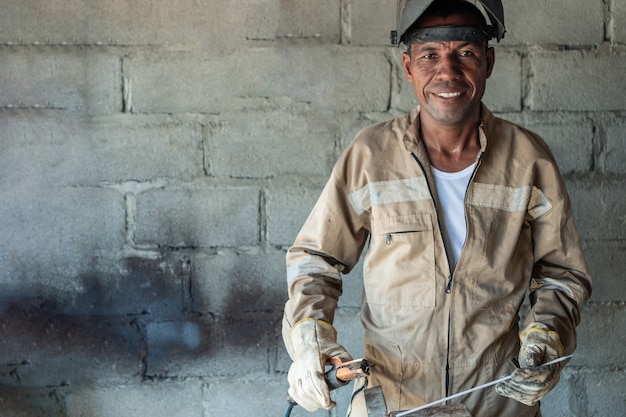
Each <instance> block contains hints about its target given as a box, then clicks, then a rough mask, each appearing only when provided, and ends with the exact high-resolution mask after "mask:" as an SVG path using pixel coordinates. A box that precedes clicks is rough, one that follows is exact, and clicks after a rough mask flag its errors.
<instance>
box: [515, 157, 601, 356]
mask: <svg viewBox="0 0 626 417" xmlns="http://www.w3.org/2000/svg"><path fill="white" fill-rule="evenodd" d="M555 170H556V168H555ZM552 174H553V178H556V192H554V189H553V190H552V191H553V192H551V194H552V195H553V196H555V198H553V199H550V198H549V197H546V196H544V195H541V196H540V197H538V198H537V199H536V200H537V201H539V200H541V201H543V203H541V204H539V203H538V204H537V206H536V207H535V208H536V209H537V210H536V211H535V212H534V214H535V215H536V216H537V217H536V218H535V219H534V220H532V221H531V222H530V225H531V226H530V227H531V228H532V235H533V255H534V259H535V264H534V268H533V275H532V277H531V282H530V303H531V310H530V313H529V315H528V317H527V318H526V319H525V322H524V324H523V326H522V331H524V330H525V329H526V328H527V327H530V326H532V325H533V324H532V323H533V322H535V323H542V324H544V325H546V326H548V327H549V328H551V329H552V330H554V331H556V332H557V333H558V334H559V337H560V339H561V343H562V344H563V347H564V349H565V354H570V353H572V352H573V351H574V349H575V348H576V326H577V325H578V324H579V322H580V308H581V305H582V303H583V302H585V301H586V300H587V299H588V298H589V296H590V295H591V277H590V273H589V268H588V266H587V263H586V261H585V257H584V254H583V250H582V244H581V240H580V237H579V235H578V231H577V229H576V225H575V223H574V217H573V213H572V207H571V203H570V200H569V196H568V195H567V191H566V189H565V184H564V182H563V181H562V179H561V177H560V174H559V173H558V171H557V172H553V173H552ZM547 188H551V187H547ZM538 193H539V194H541V192H540V191H538ZM540 206H543V207H544V208H543V209H542V208H540ZM546 207H547V208H546ZM531 212H532V208H531Z"/></svg>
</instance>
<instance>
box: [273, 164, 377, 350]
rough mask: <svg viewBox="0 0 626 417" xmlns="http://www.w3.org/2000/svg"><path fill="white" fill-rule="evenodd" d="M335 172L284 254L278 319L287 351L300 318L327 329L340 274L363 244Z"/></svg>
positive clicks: (357, 219)
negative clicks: (284, 297)
mask: <svg viewBox="0 0 626 417" xmlns="http://www.w3.org/2000/svg"><path fill="white" fill-rule="evenodd" d="M338 177H339V176H338V174H337V168H335V170H334V171H333V175H332V176H331V178H330V180H329V181H328V182H327V184H326V186H325V187H324V189H323V191H322V193H321V195H320V197H319V199H318V201H317V203H316V204H315V206H314V208H313V210H312V212H311V214H310V215H309V217H308V219H307V220H306V222H305V224H304V226H303V227H302V229H301V230H300V232H299V234H298V236H297V238H296V241H295V242H294V244H293V246H292V247H291V248H289V250H288V252H287V257H286V261H287V284H288V292H289V299H288V301H287V303H286V305H285V311H284V316H283V338H284V341H285V345H286V346H287V348H288V349H289V346H290V335H291V329H292V327H294V326H295V325H296V324H298V323H299V322H300V321H302V320H305V319H316V320H322V321H325V322H327V323H330V324H332V323H333V319H334V313H335V308H336V306H337V300H338V298H339V296H340V295H341V292H342V280H341V274H342V273H348V272H349V271H350V270H351V269H352V268H353V267H354V265H355V264H356V263H357V262H358V260H359V257H360V254H361V251H362V249H363V247H364V245H365V242H366V240H367V236H368V232H367V230H366V229H365V228H364V226H363V221H362V218H361V217H362V214H358V213H356V211H355V210H354V209H353V207H352V205H351V203H350V196H349V194H348V193H347V192H346V187H345V185H344V183H343V182H340V181H338V180H337V178H338Z"/></svg>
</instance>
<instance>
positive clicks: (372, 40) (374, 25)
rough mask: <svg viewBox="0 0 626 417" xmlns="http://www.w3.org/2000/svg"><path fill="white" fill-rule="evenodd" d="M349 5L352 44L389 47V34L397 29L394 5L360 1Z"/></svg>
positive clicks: (392, 3) (371, 0) (365, 0)
mask: <svg viewBox="0 0 626 417" xmlns="http://www.w3.org/2000/svg"><path fill="white" fill-rule="evenodd" d="M349 4H350V5H351V6H350V12H351V17H352V19H351V25H350V31H351V36H350V40H351V42H352V44H354V45H376V46H390V45H391V39H390V32H391V31H392V30H396V29H397V28H396V3H395V2H384V1H376V0H364V1H363V0H361V1H352V2H349ZM401 48H402V47H401Z"/></svg>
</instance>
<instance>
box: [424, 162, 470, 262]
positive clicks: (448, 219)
mask: <svg viewBox="0 0 626 417" xmlns="http://www.w3.org/2000/svg"><path fill="white" fill-rule="evenodd" d="M475 167H476V164H472V165H470V166H468V167H467V168H465V169H463V170H462V171H458V172H444V171H439V170H438V169H436V168H434V167H431V168H432V171H433V176H434V177H435V186H436V187H437V194H438V195H439V201H440V202H441V207H440V210H441V215H442V216H441V227H442V228H443V230H442V232H443V236H444V239H445V241H446V251H447V252H448V253H447V255H448V260H449V262H450V268H452V269H453V270H454V268H455V266H456V263H457V261H458V260H459V256H460V255H461V249H463V244H464V243H465V236H466V234H467V224H466V221H465V208H464V202H465V192H466V190H467V186H468V184H469V181H470V179H471V177H472V173H473V172H474V168H475Z"/></svg>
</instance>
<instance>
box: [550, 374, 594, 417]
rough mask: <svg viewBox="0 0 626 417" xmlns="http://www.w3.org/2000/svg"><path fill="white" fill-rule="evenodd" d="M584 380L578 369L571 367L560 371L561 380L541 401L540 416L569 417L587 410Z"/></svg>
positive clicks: (583, 375)
mask: <svg viewBox="0 0 626 417" xmlns="http://www.w3.org/2000/svg"><path fill="white" fill-rule="evenodd" d="M584 378H585V374H583V373H582V372H581V371H580V370H579V369H575V368H572V367H571V366H567V367H565V368H564V369H563V370H562V371H561V379H560V380H559V382H558V384H557V385H556V387H554V388H553V389H552V391H550V392H549V393H548V394H547V395H546V396H545V398H544V399H543V400H541V414H542V415H543V416H544V417H571V416H575V415H587V414H581V410H585V409H586V408H587V398H586V393H585V387H584V384H583V383H582V381H583V380H584Z"/></svg>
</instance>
